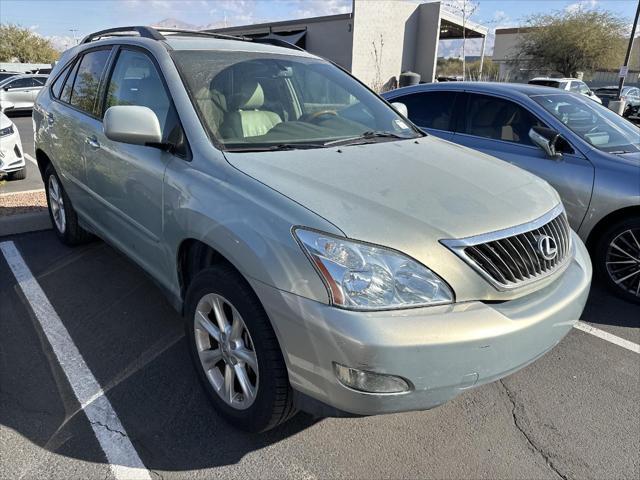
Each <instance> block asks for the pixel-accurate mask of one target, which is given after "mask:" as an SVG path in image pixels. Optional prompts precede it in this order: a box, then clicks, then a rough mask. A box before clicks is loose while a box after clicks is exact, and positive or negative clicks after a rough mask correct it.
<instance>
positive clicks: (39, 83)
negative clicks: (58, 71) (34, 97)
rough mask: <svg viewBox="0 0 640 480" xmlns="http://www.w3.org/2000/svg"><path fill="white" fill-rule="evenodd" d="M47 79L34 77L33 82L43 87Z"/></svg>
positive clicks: (36, 85)
mask: <svg viewBox="0 0 640 480" xmlns="http://www.w3.org/2000/svg"><path fill="white" fill-rule="evenodd" d="M46 81H47V79H46V78H45V77H33V84H34V86H35V87H41V86H43V85H44V84H45V82H46Z"/></svg>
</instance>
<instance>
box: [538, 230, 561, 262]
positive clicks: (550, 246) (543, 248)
mask: <svg viewBox="0 0 640 480" xmlns="http://www.w3.org/2000/svg"><path fill="white" fill-rule="evenodd" d="M538 253H539V254H540V256H541V257H542V258H544V259H545V260H553V259H554V258H556V255H558V246H557V244H556V241H555V240H554V239H553V238H552V237H550V236H549V235H540V236H539V237H538Z"/></svg>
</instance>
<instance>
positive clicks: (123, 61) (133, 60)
mask: <svg viewBox="0 0 640 480" xmlns="http://www.w3.org/2000/svg"><path fill="white" fill-rule="evenodd" d="M115 105H138V106H142V107H148V108H150V109H151V110H153V112H154V113H155V114H156V116H157V117H158V120H159V121H160V128H161V129H162V132H163V136H165V139H166V136H167V135H169V134H170V130H172V129H173V127H174V126H175V125H176V123H177V115H176V113H175V110H174V109H173V106H172V104H171V100H170V99H169V96H168V94H167V91H166V90H165V88H164V84H163V82H162V79H161V77H160V74H159V73H158V70H157V69H156V67H155V65H154V64H153V62H152V61H151V59H150V58H149V57H148V56H147V55H146V54H145V53H142V52H139V51H136V50H122V51H121V52H120V54H119V55H118V60H117V62H116V65H115V67H114V69H113V73H112V74H111V78H110V80H109V85H108V87H107V99H106V102H105V107H104V108H105V111H106V109H107V108H109V107H113V106H115ZM167 127H168V128H167Z"/></svg>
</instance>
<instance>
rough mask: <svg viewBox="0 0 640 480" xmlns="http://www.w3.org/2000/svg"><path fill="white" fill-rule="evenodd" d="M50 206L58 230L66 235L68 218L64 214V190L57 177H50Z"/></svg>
mask: <svg viewBox="0 0 640 480" xmlns="http://www.w3.org/2000/svg"><path fill="white" fill-rule="evenodd" d="M49 205H50V206H51V214H52V216H53V222H54V223H55V224H56V228H57V229H58V231H59V232H60V233H64V231H65V229H66V228H67V218H66V216H65V212H64V199H63V197H62V188H61V187H60V183H59V182H58V179H57V178H56V176H55V175H50V176H49Z"/></svg>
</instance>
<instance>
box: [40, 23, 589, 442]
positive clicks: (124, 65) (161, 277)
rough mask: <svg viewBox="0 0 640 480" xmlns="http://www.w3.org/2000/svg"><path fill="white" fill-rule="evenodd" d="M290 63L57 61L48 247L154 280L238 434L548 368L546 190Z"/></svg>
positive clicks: (90, 52)
mask: <svg viewBox="0 0 640 480" xmlns="http://www.w3.org/2000/svg"><path fill="white" fill-rule="evenodd" d="M110 35H117V36H110ZM137 35H139V36H137ZM267 42H268V41H267ZM280 43H282V42H280ZM289 47H290V48H286V47H284V46H275V45H270V44H268V43H265V41H264V40H255V39H254V40H251V39H247V38H237V39H233V38H230V37H221V36H216V35H211V34H209V35H207V34H203V33H197V32H180V31H175V30H174V31H171V32H167V31H164V33H163V31H162V30H156V29H152V28H149V27H133V28H132V27H127V28H122V29H116V30H115V31H114V30H109V31H103V32H97V33H95V34H92V35H90V36H89V37H87V38H86V39H84V40H83V41H82V43H81V44H80V45H78V46H77V47H74V48H73V49H71V50H69V51H67V52H65V53H64V54H63V56H62V59H61V60H60V62H59V64H58V65H57V66H56V68H55V69H54V72H53V73H52V81H51V82H50V83H49V84H48V86H47V88H45V89H44V90H43V91H42V92H41V93H40V95H38V98H37V102H36V107H35V110H34V114H33V118H34V125H35V147H36V157H37V161H38V165H39V167H40V171H41V172H42V175H43V180H44V183H45V187H46V193H47V198H48V203H49V211H50V214H51V218H52V223H53V225H54V231H55V233H56V235H57V236H58V237H59V238H60V240H62V241H63V242H64V243H66V244H70V245H72V244H77V243H80V242H83V241H86V240H87V239H88V238H89V237H90V235H91V234H95V235H98V236H99V237H101V238H104V239H105V240H107V241H108V242H109V243H110V244H112V245H114V246H115V247H116V248H118V249H120V250H122V251H123V252H125V254H126V255H128V256H129V257H130V258H131V259H132V260H133V261H135V262H137V263H138V264H139V265H140V266H141V267H142V268H143V269H145V270H146V271H147V272H148V273H149V274H150V275H151V276H152V277H153V278H154V279H155V280H156V281H157V283H158V284H159V285H160V286H161V287H162V288H163V290H164V291H165V292H166V293H167V296H168V298H169V299H170V301H171V302H172V304H173V305H174V306H175V307H176V308H177V309H178V311H180V312H182V313H183V315H184V318H185V329H186V333H187V339H188V343H189V348H190V350H191V354H192V357H193V360H194V364H195V367H196V369H197V371H198V376H199V378H200V380H201V382H202V384H203V386H204V388H205V390H206V392H207V393H208V396H209V398H210V399H211V401H212V403H213V405H214V406H215V407H216V409H217V411H218V412H219V413H220V415H221V416H223V417H224V418H225V419H227V420H228V421H229V422H231V423H233V424H234V425H236V426H238V427H241V428H244V429H246V430H252V431H262V430H265V429H268V428H271V427H273V426H275V425H277V424H279V423H281V422H283V421H285V420H286V419H288V418H290V417H291V416H292V415H293V414H294V413H295V412H296V410H297V409H303V410H307V411H311V412H315V413H316V414H319V415H324V416H327V415H337V416H339V415H353V414H356V415H373V414H379V413H387V412H397V411H406V410H417V409H427V408H432V407H434V406H436V405H439V404H441V403H443V402H445V401H447V400H449V399H450V398H452V397H454V396H456V395H458V394H459V393H460V392H462V391H463V390H465V389H467V388H470V387H473V386H477V385H481V384H483V383H486V382H490V381H494V380H496V379H498V378H501V377H503V376H505V375H507V374H509V373H511V372H514V371H516V370H518V369H520V368H522V367H523V366H524V365H527V364H528V363H530V362H532V361H534V360H535V359H537V358H538V357H539V356H541V355H542V354H544V353H545V352H547V351H548V350H550V349H551V348H553V346H554V345H556V344H557V343H558V342H559V341H560V340H561V339H562V338H563V337H564V336H565V335H566V334H567V332H568V331H569V330H570V329H571V327H572V325H573V324H574V321H575V320H576V319H578V318H579V317H580V315H581V312H582V309H583V307H584V304H585V301H586V298H587V295H588V291H589V285H590V278H591V264H590V261H589V257H588V255H587V252H586V249H585V247H584V245H583V243H582V241H581V240H580V239H579V238H578V237H577V236H576V235H575V233H573V232H571V230H570V228H569V226H568V222H567V218H566V215H565V212H564V207H563V205H562V203H561V201H560V198H559V196H558V194H557V193H556V192H555V191H554V190H553V188H551V187H550V186H549V184H547V183H546V182H545V181H543V180H541V179H539V178H538V177H536V176H534V175H531V174H530V173H527V172H525V171H524V170H521V169H519V168H516V167H513V166H511V165H508V164H506V163H504V162H501V161H499V160H496V159H494V158H492V157H489V156H487V155H484V154H481V153H478V152H476V151H474V150H471V149H467V148H463V147H459V146H454V145H452V144H450V143H449V142H445V141H442V140H440V139H438V138H437V137H435V136H425V135H424V134H423V133H421V132H420V130H418V129H417V128H416V127H414V126H413V125H412V124H411V123H410V122H409V121H408V120H406V119H405V118H404V117H403V116H401V115H399V114H398V113H397V112H396V111H395V110H394V109H393V108H391V107H390V106H389V105H388V104H387V103H385V102H384V101H382V100H381V99H380V97H378V96H377V95H376V94H375V93H373V92H372V91H371V90H369V89H368V88H367V87H365V86H364V85H363V84H361V83H360V82H358V81H357V80H356V79H355V78H353V77H351V76H350V75H349V74H348V73H346V72H344V71H342V70H341V69H340V68H338V67H336V66H334V65H333V64H331V63H330V62H327V61H324V60H322V59H320V58H318V57H316V56H314V55H312V54H310V53H307V52H305V51H303V50H300V49H298V48H297V47H293V46H289Z"/></svg>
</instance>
